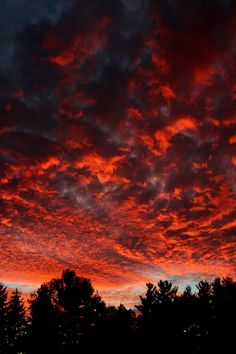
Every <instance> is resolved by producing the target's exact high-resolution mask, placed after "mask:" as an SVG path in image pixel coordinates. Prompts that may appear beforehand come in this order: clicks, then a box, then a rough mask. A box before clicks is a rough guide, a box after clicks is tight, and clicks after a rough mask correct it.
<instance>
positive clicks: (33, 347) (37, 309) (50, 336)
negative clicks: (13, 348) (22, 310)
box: [30, 283, 59, 353]
mask: <svg viewBox="0 0 236 354" xmlns="http://www.w3.org/2000/svg"><path fill="white" fill-rule="evenodd" d="M58 318H59V311H58V309H57V308H56V306H55V305H54V304H53V302H52V297H51V290H50V288H49V286H48V285H47V284H46V283H45V284H42V285H41V286H40V288H39V289H38V290H37V291H35V292H34V293H33V294H31V300H30V320H31V330H30V339H31V343H30V353H45V352H46V353H47V351H48V352H50V350H51V352H53V350H54V351H56V350H57V349H58V344H59V320H58Z"/></svg>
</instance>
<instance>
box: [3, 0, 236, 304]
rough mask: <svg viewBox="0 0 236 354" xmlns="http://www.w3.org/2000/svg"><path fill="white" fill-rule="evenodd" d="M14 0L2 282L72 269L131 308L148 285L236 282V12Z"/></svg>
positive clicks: (132, 1)
mask: <svg viewBox="0 0 236 354" xmlns="http://www.w3.org/2000/svg"><path fill="white" fill-rule="evenodd" d="M12 3H13V2H12V1H11V2H10V1H7V0H6V1H4V2H3V5H0V6H1V7H4V10H5V11H4V12H2V11H1V13H4V14H5V15H4V16H5V17H3V18H2V21H1V23H2V31H1V32H2V37H1V46H2V49H3V50H2V53H1V54H0V81H1V86H0V96H1V101H0V109H1V119H0V188H1V195H0V212H1V220H0V221H1V223H0V237H1V250H0V259H1V262H0V270H1V274H2V275H3V279H2V280H4V281H7V282H18V283H19V282H20V283H22V284H26V283H28V284H35V283H37V284H38V283H40V282H41V281H44V280H45V279H49V278H51V277H52V276H55V275H58V274H59V273H60V272H61V270H62V269H64V268H68V267H71V268H73V269H75V270H77V271H78V273H80V274H82V275H85V276H88V277H91V279H92V280H93V281H94V282H95V285H96V287H98V288H99V289H103V290H102V291H104V294H105V295H106V296H107V297H109V299H110V298H111V296H113V298H114V300H115V301H119V299H121V300H124V301H125V295H124V298H123V297H122V296H123V295H122V289H124V291H123V294H125V292H126V291H128V293H130V291H135V289H140V285H142V284H143V283H144V282H145V281H147V280H150V279H157V278H160V277H162V278H163V277H165V278H166V277H167V278H173V279H176V277H177V278H178V279H180V278H181V279H189V280H190V281H191V279H192V280H195V279H196V278H197V277H212V276H214V275H226V274H228V275H231V276H234V275H235V273H236V272H235V270H236V266H235V265H236V262H235V261H236V260H235V243H236V221H235V216H236V190H235V185H236V184H235V182H236V181H235V179H236V174H235V172H236V109H235V108H236V105H235V103H236V85H235V72H236V68H235V55H236V52H235V50H236V27H235V23H236V21H235V20H236V18H235V14H236V11H235V10H236V9H235V4H234V1H233V0H232V1H230V0H228V1H223V0H216V1H214V2H212V1H203V0H196V1H194V4H193V2H190V1H187V0H182V1H178V0H172V1H167V0H165V1H164V0H159V1H151V0H150V1H142V0H123V1H122V0H109V1H108V0H101V1H99V2H98V1H95V0H92V1H89V2H88V1H82V0H78V1H70V2H68V1H67V2H65V1H57V2H56V1H50V2H49V1H42V2H40V4H41V5H37V6H36V5H32V2H30V1H28V0H25V1H24V2H23V4H22V5H19V4H18V5H17V7H14V8H13V5H14V4H12ZM17 12H18V13H19V14H20V16H18V17H17ZM26 14H28V16H26ZM1 16H3V15H1ZM15 18H18V22H16V21H14V19H15ZM29 18H30V20H29ZM178 281H179V280H178ZM131 289H132V290H131ZM109 294H110V295H109ZM111 294H112V295H111ZM117 294H118V295H117Z"/></svg>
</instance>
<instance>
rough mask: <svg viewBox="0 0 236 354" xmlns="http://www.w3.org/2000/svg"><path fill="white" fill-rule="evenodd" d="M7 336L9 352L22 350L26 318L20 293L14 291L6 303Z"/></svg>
mask: <svg viewBox="0 0 236 354" xmlns="http://www.w3.org/2000/svg"><path fill="white" fill-rule="evenodd" d="M7 309H8V313H7V336H8V346H9V349H10V352H12V353H15V352H17V351H21V350H22V346H23V342H24V339H25V336H26V331H27V318H26V310H25V305H24V301H23V299H22V295H21V292H20V291H19V290H18V289H15V290H14V291H13V292H12V295H11V297H10V299H9V302H8V306H7Z"/></svg>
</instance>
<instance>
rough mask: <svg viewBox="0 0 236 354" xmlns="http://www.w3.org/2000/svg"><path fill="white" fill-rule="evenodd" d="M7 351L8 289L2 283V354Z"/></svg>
mask: <svg viewBox="0 0 236 354" xmlns="http://www.w3.org/2000/svg"><path fill="white" fill-rule="evenodd" d="M6 349H7V288H6V287H5V286H4V285H3V284H2V283H0V352H1V353H6Z"/></svg>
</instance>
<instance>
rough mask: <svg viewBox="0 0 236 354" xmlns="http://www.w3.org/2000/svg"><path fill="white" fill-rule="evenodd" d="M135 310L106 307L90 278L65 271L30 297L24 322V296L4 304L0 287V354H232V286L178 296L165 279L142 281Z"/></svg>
mask: <svg viewBox="0 0 236 354" xmlns="http://www.w3.org/2000/svg"><path fill="white" fill-rule="evenodd" d="M146 286H147V290H146V293H145V295H142V296H140V303H139V304H138V305H136V309H137V310H138V313H137V312H135V311H133V310H131V309H127V308H126V307H125V306H124V305H122V304H120V305H119V306H118V307H116V306H106V304H105V303H104V302H103V301H102V299H101V297H100V296H99V295H98V294H97V293H96V292H95V291H94V288H93V286H92V283H91V281H90V280H89V279H87V278H84V277H81V276H77V275H76V273H75V272H74V271H72V270H70V269H67V270H65V271H63V273H62V276H61V278H56V279H52V280H51V281H49V282H47V283H44V284H42V285H41V286H40V287H39V289H37V290H36V291H35V292H34V293H33V294H31V299H30V306H29V311H30V317H29V319H27V317H26V312H25V307H24V303H23V300H22V297H21V293H20V292H19V291H18V290H17V289H16V290H15V291H13V292H12V294H11V296H10V299H8V295H7V288H6V287H5V286H4V285H3V284H0V335H1V336H0V353H3V354H18V353H23V354H39V353H48V354H49V353H50V354H52V353H55V354H57V353H58V354H60V353H61V354H62V353H64V354H70V353H71V354H72V353H92V352H95V351H97V352H103V353H111V352H113V351H114V350H116V351H119V352H123V351H124V352H126V351H128V352H130V353H136V352H137V353H138V352H140V348H144V347H145V350H146V351H152V352H153V353H155V352H157V353H158V352H164V353H166V354H170V353H171V354H172V353H173V352H181V353H183V354H187V353H191V354H206V353H207V354H210V353H215V352H219V351H220V352H222V353H228V352H234V351H235V344H234V341H235V339H234V336H235V333H234V332H235V326H234V320H235V318H236V282H234V281H233V280H232V279H231V278H223V279H220V278H216V279H215V280H214V281H213V282H211V283H210V282H208V281H203V280H202V281H200V282H199V283H198V284H197V285H196V289H197V291H196V292H195V293H193V292H192V289H191V287H190V286H187V287H186V288H185V290H184V292H183V293H182V294H178V288H177V287H176V286H173V284H172V283H171V282H169V281H167V280H160V281H159V282H158V283H157V285H154V284H152V283H147V284H146Z"/></svg>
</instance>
